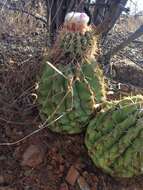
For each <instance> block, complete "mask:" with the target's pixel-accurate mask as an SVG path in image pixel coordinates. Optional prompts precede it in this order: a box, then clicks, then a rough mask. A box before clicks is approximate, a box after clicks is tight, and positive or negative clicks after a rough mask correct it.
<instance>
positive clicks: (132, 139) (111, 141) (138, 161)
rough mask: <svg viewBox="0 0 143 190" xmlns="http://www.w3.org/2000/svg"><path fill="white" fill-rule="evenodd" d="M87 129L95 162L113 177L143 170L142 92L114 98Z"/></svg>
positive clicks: (88, 145) (89, 144) (90, 152)
mask: <svg viewBox="0 0 143 190" xmlns="http://www.w3.org/2000/svg"><path fill="white" fill-rule="evenodd" d="M107 105H108V106H109V108H108V109H105V110H102V111H101V112H100V113H98V115H97V116H96V118H95V119H93V120H92V121H91V122H90V124H89V126H88V129H87V132H86V137H85V144H86V146H87V149H88V152H89V155H90V157H91V159H92V160H93V162H94V163H95V165H96V166H97V167H99V168H101V169H103V171H105V172H107V173H109V174H110V175H112V176H113V177H126V178H129V177H134V176H138V175H141V174H143V96H141V95H138V96H133V97H128V98H124V99H123V100H120V101H115V102H112V103H110V104H107Z"/></svg>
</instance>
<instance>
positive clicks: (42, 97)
mask: <svg viewBox="0 0 143 190" xmlns="http://www.w3.org/2000/svg"><path fill="white" fill-rule="evenodd" d="M58 69H59V70H60V72H62V73H63V75H61V74H60V73H58V72H57V71H56V70H54V69H53V68H51V67H50V66H49V65H48V64H46V65H45V67H44V69H43V74H42V77H41V80H40V83H39V90H38V93H39V96H38V97H39V98H38V101H39V103H40V105H41V109H40V113H41V116H42V118H43V119H44V120H46V119H48V122H51V121H54V120H56V118H59V117H61V118H60V119H59V120H58V121H56V122H55V123H54V124H53V125H50V126H49V128H50V129H51V130H52V131H55V132H61V133H68V134H74V133H79V132H81V131H82V130H84V128H85V126H86V125H87V123H88V121H89V119H90V117H91V114H92V113H93V112H94V111H95V109H96V104H97V103H100V102H101V101H103V100H104V99H105V84H104V77H103V73H102V70H101V69H100V68H99V66H98V65H96V64H88V63H86V64H83V65H80V66H75V67H73V66H72V65H63V66H61V65H59V66H58Z"/></svg>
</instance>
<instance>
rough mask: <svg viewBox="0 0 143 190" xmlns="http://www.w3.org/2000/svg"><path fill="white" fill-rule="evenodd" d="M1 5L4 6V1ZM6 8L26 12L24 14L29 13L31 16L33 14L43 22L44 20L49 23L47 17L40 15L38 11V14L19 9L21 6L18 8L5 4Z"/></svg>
mask: <svg viewBox="0 0 143 190" xmlns="http://www.w3.org/2000/svg"><path fill="white" fill-rule="evenodd" d="M0 5H1V6H4V5H3V3H0ZM4 8H5V9H8V10H11V11H18V12H21V13H24V14H27V15H29V16H32V17H33V18H35V19H37V20H40V21H42V22H44V23H45V24H47V19H46V17H44V16H42V15H39V14H38V13H36V14H32V13H30V12H28V11H26V10H23V9H19V8H16V7H10V6H4Z"/></svg>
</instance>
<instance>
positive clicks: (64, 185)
mask: <svg viewBox="0 0 143 190" xmlns="http://www.w3.org/2000/svg"><path fill="white" fill-rule="evenodd" d="M59 190H69V188H68V185H67V184H66V183H62V184H61V186H60V189H59Z"/></svg>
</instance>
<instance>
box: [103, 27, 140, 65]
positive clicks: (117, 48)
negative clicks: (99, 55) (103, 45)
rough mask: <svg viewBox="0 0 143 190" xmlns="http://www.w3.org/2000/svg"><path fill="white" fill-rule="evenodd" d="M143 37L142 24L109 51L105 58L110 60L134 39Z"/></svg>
mask: <svg viewBox="0 0 143 190" xmlns="http://www.w3.org/2000/svg"><path fill="white" fill-rule="evenodd" d="M142 35H143V24H142V25H141V26H140V27H139V28H138V29H137V30H136V31H135V32H134V33H133V34H131V35H130V36H129V37H128V38H127V39H126V40H124V41H123V42H122V43H121V44H119V45H118V46H116V47H114V48H113V49H111V50H110V51H109V52H108V53H107V54H106V55H105V57H106V58H107V59H110V58H111V57H113V56H114V55H115V54H117V53H118V52H119V51H120V50H122V49H124V48H125V47H126V46H128V45H129V44H130V43H131V42H132V41H134V40H135V39H137V38H139V37H140V36H142ZM105 64H108V62H106V63H105Z"/></svg>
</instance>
